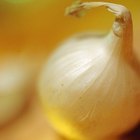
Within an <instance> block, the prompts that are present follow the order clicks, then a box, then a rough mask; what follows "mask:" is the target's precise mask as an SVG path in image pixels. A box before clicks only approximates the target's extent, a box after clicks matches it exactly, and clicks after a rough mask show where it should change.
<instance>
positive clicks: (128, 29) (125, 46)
mask: <svg viewBox="0 0 140 140" xmlns="http://www.w3.org/2000/svg"><path fill="white" fill-rule="evenodd" d="M101 6H103V7H105V8H106V9H107V10H108V11H110V12H111V13H113V14H114V15H115V17H116V18H115V21H114V23H113V27H112V30H111V32H110V33H109V35H111V36H112V35H113V36H112V37H111V39H110V41H111V42H110V43H113V42H112V41H116V40H118V41H121V45H120V46H121V47H122V54H123V56H124V57H125V58H131V56H132V55H133V25H132V18H131V13H130V12H129V10H128V9H127V8H126V7H124V6H122V5H119V4H114V3H109V2H80V1H79V0H76V1H75V3H74V4H73V5H72V6H70V7H68V8H67V9H66V14H67V15H72V16H76V17H80V16H83V15H84V14H83V13H85V11H87V10H90V9H92V8H96V7H101ZM114 39H115V40H114ZM116 43H117V42H116Z"/></svg>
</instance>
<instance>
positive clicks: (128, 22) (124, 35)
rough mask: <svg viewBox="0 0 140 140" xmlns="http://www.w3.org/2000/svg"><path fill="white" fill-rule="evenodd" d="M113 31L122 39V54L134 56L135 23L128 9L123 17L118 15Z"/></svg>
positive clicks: (129, 56)
mask: <svg viewBox="0 0 140 140" xmlns="http://www.w3.org/2000/svg"><path fill="white" fill-rule="evenodd" d="M112 32H113V33H114V37H115V36H117V37H118V38H120V40H121V47H122V48H121V49H122V54H123V56H124V57H125V58H127V59H132V57H133V23H132V18H131V13H130V12H129V11H128V10H126V11H124V13H122V16H121V17H116V19H115V21H114V23H113V27H112Z"/></svg>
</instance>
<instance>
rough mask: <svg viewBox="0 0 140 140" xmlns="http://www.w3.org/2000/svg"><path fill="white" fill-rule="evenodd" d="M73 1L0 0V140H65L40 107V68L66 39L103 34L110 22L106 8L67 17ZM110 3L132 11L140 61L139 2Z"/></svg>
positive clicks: (136, 131)
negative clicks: (38, 89) (95, 33)
mask: <svg viewBox="0 0 140 140" xmlns="http://www.w3.org/2000/svg"><path fill="white" fill-rule="evenodd" d="M83 1H84V0H83ZM88 1H94V0H88ZM96 1H98V0H96ZM72 2H73V0H60V1H58V0H0V140H62V139H63V140H64V138H62V137H61V136H59V135H58V134H57V133H56V132H55V131H54V130H53V128H51V126H50V125H49V123H48V122H47V118H45V117H44V115H43V111H42V109H41V106H40V101H39V99H38V95H37V86H36V85H37V79H38V77H39V72H40V70H41V67H42V65H43V63H44V62H45V61H46V60H47V58H48V56H49V55H50V54H51V53H52V51H53V50H54V49H55V48H57V46H58V45H59V43H61V42H62V41H64V40H65V39H66V38H68V37H70V36H72V35H74V34H76V33H78V32H84V31H92V30H93V31H99V32H107V31H109V30H110V28H111V26H112V22H113V20H114V16H113V15H112V14H111V13H109V12H107V11H106V10H105V9H104V8H97V9H94V10H93V12H90V13H89V14H87V15H86V16H85V17H83V18H80V19H77V18H73V17H66V16H64V11H65V8H66V7H67V6H69V5H70V4H71V3H72ZM108 2H114V3H120V4H122V5H125V6H126V7H128V8H129V9H130V11H131V12H132V16H133V23H134V48H135V51H136V53H137V54H138V56H139V58H140V47H139V45H140V39H139V36H140V16H139V13H140V1H136V0H108ZM139 133H140V130H139V125H138V126H136V128H134V130H132V131H130V133H126V134H124V135H123V136H122V139H124V140H129V139H132V140H139V139H140V136H139V135H140V134H139Z"/></svg>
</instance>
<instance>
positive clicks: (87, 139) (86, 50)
mask: <svg viewBox="0 0 140 140" xmlns="http://www.w3.org/2000/svg"><path fill="white" fill-rule="evenodd" d="M99 6H104V7H106V8H107V9H108V10H109V11H110V12H112V13H113V14H114V15H115V16H116V19H115V21H114V23H113V27H112V29H111V31H110V32H109V33H108V34H107V35H105V36H96V35H94V34H92V33H87V34H83V35H78V36H75V37H73V38H71V39H70V40H68V41H66V42H65V43H64V44H62V45H61V47H60V48H59V49H58V50H56V52H54V54H53V55H52V56H51V58H50V59H49V61H48V62H47V64H46V65H45V67H44V69H43V72H42V74H41V78H40V82H39V91H40V97H41V100H42V103H43V106H44V108H45V112H46V115H47V116H48V118H49V120H50V122H51V123H52V125H53V126H54V128H55V129H56V130H57V131H58V132H60V133H61V134H63V135H65V136H66V137H68V138H70V139H75V140H114V139H117V138H118V137H119V136H120V135H121V134H122V133H124V132H126V131H128V130H129V129H131V128H132V127H134V126H135V125H136V124H137V123H138V121H139V118H140V116H139V108H140V105H139V102H140V63H139V62H138V61H137V58H136V56H135V53H134V51H133V27H132V19H131V14H130V12H129V10H128V9H127V8H126V7H124V6H122V5H118V4H113V3H107V2H87V3H86V2H85V3H81V2H79V1H78V2H76V3H74V5H72V6H71V7H69V8H68V9H67V14H69V15H74V16H81V15H83V11H84V10H89V9H91V8H94V7H99Z"/></svg>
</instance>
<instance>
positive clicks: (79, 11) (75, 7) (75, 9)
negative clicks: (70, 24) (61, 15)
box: [65, 0, 85, 17]
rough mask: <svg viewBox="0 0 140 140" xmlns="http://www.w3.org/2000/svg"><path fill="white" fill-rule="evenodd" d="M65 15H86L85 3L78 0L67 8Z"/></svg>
mask: <svg viewBox="0 0 140 140" xmlns="http://www.w3.org/2000/svg"><path fill="white" fill-rule="evenodd" d="M65 15H71V16H76V17H81V16H84V15H85V10H84V8H83V4H82V2H81V1H80V0H76V1H75V2H74V3H73V4H72V5H71V6H70V7H67V8H66V11H65Z"/></svg>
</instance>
